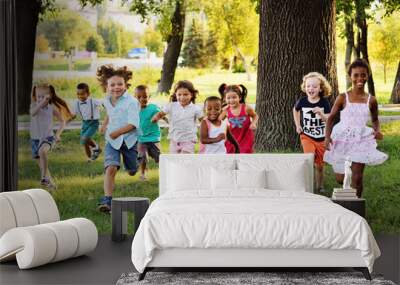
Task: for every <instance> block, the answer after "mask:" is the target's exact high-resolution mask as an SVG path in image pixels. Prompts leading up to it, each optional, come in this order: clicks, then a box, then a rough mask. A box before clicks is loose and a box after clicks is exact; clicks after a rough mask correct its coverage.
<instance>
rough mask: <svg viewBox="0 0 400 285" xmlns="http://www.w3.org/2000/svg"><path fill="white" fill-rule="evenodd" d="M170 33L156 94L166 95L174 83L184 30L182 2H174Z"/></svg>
mask: <svg viewBox="0 0 400 285" xmlns="http://www.w3.org/2000/svg"><path fill="white" fill-rule="evenodd" d="M171 24H172V32H171V35H170V37H169V38H168V40H167V43H168V45H167V50H166V51H165V53H164V61H163V66H162V70H161V79H160V82H159V83H158V92H160V93H168V92H169V90H170V89H171V86H172V83H173V82H174V77H175V70H176V67H177V65H178V57H179V54H180V52H181V47H182V42H183V33H184V30H185V7H184V2H183V1H176V6H175V11H174V15H173V17H172V19H171Z"/></svg>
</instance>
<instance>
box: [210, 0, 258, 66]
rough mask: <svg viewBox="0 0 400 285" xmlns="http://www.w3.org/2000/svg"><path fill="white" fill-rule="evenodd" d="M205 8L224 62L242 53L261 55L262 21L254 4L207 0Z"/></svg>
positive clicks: (220, 56) (211, 30) (248, 0)
mask: <svg viewBox="0 0 400 285" xmlns="http://www.w3.org/2000/svg"><path fill="white" fill-rule="evenodd" d="M203 5H204V9H205V13H206V15H207V18H208V21H209V27H210V32H211V33H213V36H214V37H215V39H216V42H217V44H216V46H217V51H218V57H219V58H220V59H223V58H231V57H232V56H233V55H235V54H237V53H238V50H240V51H241V52H242V53H243V54H244V55H251V56H252V57H256V56H257V53H258V29H259V27H258V24H259V20H258V15H257V13H256V3H255V2H254V1H250V0H245V1H242V0H215V1H209V0H203Z"/></svg>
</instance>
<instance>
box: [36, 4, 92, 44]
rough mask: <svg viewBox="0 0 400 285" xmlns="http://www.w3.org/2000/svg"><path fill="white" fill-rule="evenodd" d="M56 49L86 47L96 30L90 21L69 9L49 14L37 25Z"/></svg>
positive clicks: (39, 31) (40, 32)
mask: <svg viewBox="0 0 400 285" xmlns="http://www.w3.org/2000/svg"><path fill="white" fill-rule="evenodd" d="M37 30H38V33H39V34H43V35H44V36H45V37H46V38H47V39H48V41H49V44H50V47H51V48H52V50H55V51H60V50H62V51H67V50H70V49H71V48H78V49H84V48H85V46H86V42H87V40H88V39H89V37H90V36H93V37H94V36H96V30H95V29H94V28H93V27H92V26H91V25H90V23H89V21H87V20H86V19H85V18H83V17H82V16H80V15H79V14H77V13H74V12H72V11H69V10H60V11H58V12H57V13H53V14H47V15H46V16H45V17H44V19H43V20H42V21H41V22H40V23H39V25H38V27H37Z"/></svg>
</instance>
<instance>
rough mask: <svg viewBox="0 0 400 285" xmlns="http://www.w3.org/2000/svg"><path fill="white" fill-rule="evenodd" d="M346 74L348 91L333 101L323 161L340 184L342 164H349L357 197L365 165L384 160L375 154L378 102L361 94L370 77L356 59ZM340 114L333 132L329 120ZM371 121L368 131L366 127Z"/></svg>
mask: <svg viewBox="0 0 400 285" xmlns="http://www.w3.org/2000/svg"><path fill="white" fill-rule="evenodd" d="M348 74H349V76H350V79H351V83H352V87H351V89H350V90H349V91H347V92H346V93H344V94H340V96H338V97H337V98H336V101H335V104H334V106H333V107H332V111H331V115H330V116H329V118H328V121H327V123H326V135H325V147H326V152H325V155H324V160H325V161H326V162H328V163H329V164H331V165H332V166H333V170H334V171H335V174H336V180H337V181H338V182H339V183H342V182H343V178H344V162H345V161H346V158H347V157H349V159H350V160H351V161H352V165H351V170H352V187H353V188H355V189H357V196H358V197H361V195H362V192H363V173H364V168H365V165H377V164H381V163H383V162H384V161H385V160H386V159H387V158H388V156H387V155H386V154H385V153H382V152H380V151H378V150H377V143H376V140H377V139H378V140H379V139H383V135H382V133H381V131H380V124H379V119H378V102H377V101H376V98H375V97H374V96H371V95H370V94H367V93H365V91H364V87H365V84H366V82H367V81H368V77H369V75H370V68H369V65H368V63H367V62H366V61H365V60H363V59H357V60H355V61H354V62H353V63H352V64H350V66H349V69H348ZM339 112H340V122H339V123H338V124H336V125H335V126H334V127H333V129H332V126H333V120H334V118H335V116H336V115H337V114H338V113H339ZM370 118H371V122H372V128H370V127H368V126H367V123H368V120H369V119H370Z"/></svg>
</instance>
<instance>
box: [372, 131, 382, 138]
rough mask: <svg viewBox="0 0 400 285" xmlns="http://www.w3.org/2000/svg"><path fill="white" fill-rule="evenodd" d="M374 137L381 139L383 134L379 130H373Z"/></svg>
mask: <svg viewBox="0 0 400 285" xmlns="http://www.w3.org/2000/svg"><path fill="white" fill-rule="evenodd" d="M374 138H375V139H377V140H383V134H382V133H381V132H380V131H374Z"/></svg>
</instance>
